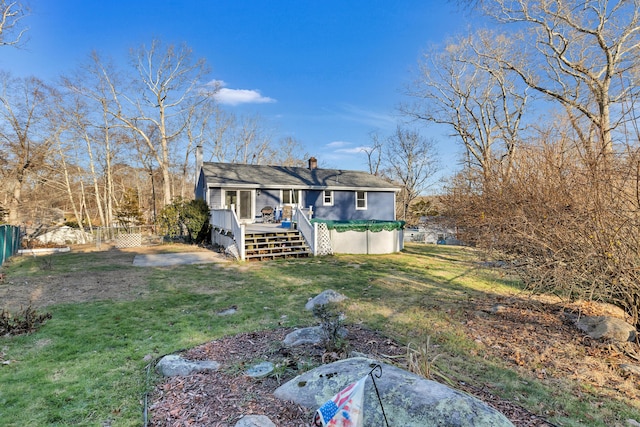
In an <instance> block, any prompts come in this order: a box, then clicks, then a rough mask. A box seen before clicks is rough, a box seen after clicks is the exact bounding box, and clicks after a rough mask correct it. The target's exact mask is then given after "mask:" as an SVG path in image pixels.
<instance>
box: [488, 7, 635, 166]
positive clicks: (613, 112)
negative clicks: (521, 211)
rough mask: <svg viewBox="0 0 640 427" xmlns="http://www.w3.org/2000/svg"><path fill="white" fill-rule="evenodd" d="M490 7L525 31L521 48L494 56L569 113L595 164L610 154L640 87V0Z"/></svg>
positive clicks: (506, 20)
mask: <svg viewBox="0 0 640 427" xmlns="http://www.w3.org/2000/svg"><path fill="white" fill-rule="evenodd" d="M483 5H484V8H485V10H486V11H487V12H488V13H489V14H490V15H491V16H493V17H495V18H496V19H497V20H498V22H501V23H507V24H516V25H517V27H516V28H524V33H523V34H522V35H520V36H519V39H520V42H519V43H518V46H519V48H518V49H514V50H512V51H511V56H510V57H505V56H501V57H499V58H497V57H496V58H494V59H496V60H497V61H499V62H500V63H501V65H502V67H504V68H506V69H509V70H513V71H515V72H516V73H517V74H518V75H519V76H520V77H521V79H522V81H523V82H525V83H526V84H527V85H528V86H529V87H531V88H533V89H535V90H536V91H538V92H539V93H541V94H543V95H545V96H546V97H547V98H548V99H551V100H553V101H557V102H559V103H560V104H562V105H563V106H564V107H565V108H566V109H567V111H568V114H569V116H570V117H571V118H572V120H573V123H574V126H575V128H576V130H577V131H578V132H579V134H580V138H581V141H582V144H583V145H584V147H585V149H586V151H587V153H588V154H589V157H590V161H591V162H593V161H595V160H597V159H598V158H601V157H602V156H605V157H608V154H609V153H612V151H613V142H614V137H613V133H614V131H615V130H616V129H617V128H619V126H620V125H621V124H622V123H624V122H625V121H626V120H629V119H630V113H632V111H631V110H630V109H629V106H630V103H628V101H629V99H630V98H632V97H637V95H638V91H639V87H640V72H639V71H638V67H639V65H638V64H640V49H639V46H640V0H600V1H593V0H491V1H484V2H483ZM523 58H525V59H526V60H522V59H523ZM581 118H584V119H586V120H587V121H588V124H589V126H587V127H586V128H585V126H584V124H583V123H582V121H581ZM594 140H595V141H594Z"/></svg>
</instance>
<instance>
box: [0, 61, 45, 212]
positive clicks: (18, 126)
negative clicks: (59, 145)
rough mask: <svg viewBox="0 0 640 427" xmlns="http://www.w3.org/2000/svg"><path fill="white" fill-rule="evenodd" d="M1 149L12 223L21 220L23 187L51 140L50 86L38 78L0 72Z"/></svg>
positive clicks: (43, 159)
mask: <svg viewBox="0 0 640 427" xmlns="http://www.w3.org/2000/svg"><path fill="white" fill-rule="evenodd" d="M0 85H1V86H0V91H1V92H0V151H1V152H2V153H3V157H4V161H5V163H6V167H3V168H2V189H3V191H6V192H7V198H8V200H9V201H8V203H7V205H8V210H9V222H12V223H16V222H18V221H19V220H22V219H23V218H22V215H21V205H22V198H23V188H24V185H25V184H26V182H27V179H28V177H29V174H30V173H31V172H32V171H35V170H37V169H38V168H41V167H42V166H43V163H44V161H45V160H46V158H47V155H48V153H49V150H50V149H51V144H52V140H51V138H50V135H48V133H47V132H48V129H47V123H46V120H47V107H48V106H49V105H50V102H49V101H50V93H51V89H50V88H49V87H48V86H47V85H45V84H44V83H43V82H42V81H41V80H39V79H37V78H35V77H29V78H24V79H21V78H14V77H11V76H10V75H9V74H7V73H2V74H1V75H0Z"/></svg>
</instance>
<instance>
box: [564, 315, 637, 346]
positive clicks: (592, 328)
mask: <svg viewBox="0 0 640 427" xmlns="http://www.w3.org/2000/svg"><path fill="white" fill-rule="evenodd" d="M576 327H577V328H578V329H580V330H581V331H583V332H585V333H586V334H587V335H589V336H590V337H591V338H593V339H596V340H599V339H605V340H606V339H609V340H613V341H621V342H625V341H635V339H636V333H637V332H636V328H635V327H633V326H632V325H630V324H628V323H627V322H625V321H624V320H622V319H618V318H617V317H610V316H583V317H581V318H579V319H578V320H577V321H576Z"/></svg>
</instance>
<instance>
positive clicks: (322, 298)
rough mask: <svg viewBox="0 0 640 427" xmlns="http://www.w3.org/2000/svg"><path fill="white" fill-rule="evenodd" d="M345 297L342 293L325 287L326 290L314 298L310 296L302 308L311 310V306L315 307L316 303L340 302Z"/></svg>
mask: <svg viewBox="0 0 640 427" xmlns="http://www.w3.org/2000/svg"><path fill="white" fill-rule="evenodd" d="M345 299H347V297H346V296H344V295H342V294H341V293H338V292H336V291H334V290H332V289H327V290H326V291H323V292H321V293H320V294H318V295H317V296H315V297H314V298H311V299H310V300H309V301H307V303H306V304H305V306H304V308H305V309H307V310H313V307H315V306H316V305H327V304H329V303H331V302H340V301H344V300H345Z"/></svg>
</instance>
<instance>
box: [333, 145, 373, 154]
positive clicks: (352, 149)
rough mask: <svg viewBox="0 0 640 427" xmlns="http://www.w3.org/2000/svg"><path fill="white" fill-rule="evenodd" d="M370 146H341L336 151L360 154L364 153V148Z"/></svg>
mask: <svg viewBox="0 0 640 427" xmlns="http://www.w3.org/2000/svg"><path fill="white" fill-rule="evenodd" d="M366 148H368V147H364V146H359V147H347V148H339V149H337V150H336V153H342V154H360V153H364V150H365V149H366Z"/></svg>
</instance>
